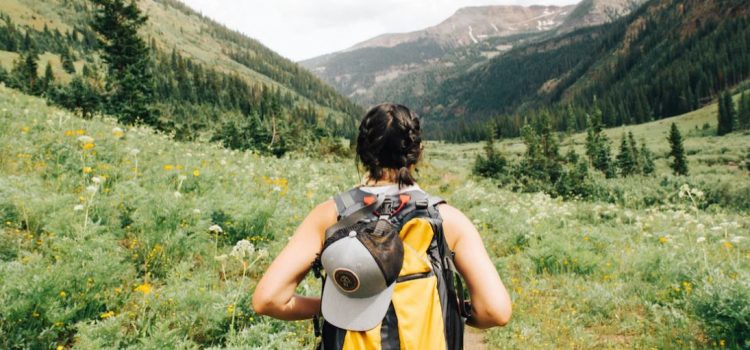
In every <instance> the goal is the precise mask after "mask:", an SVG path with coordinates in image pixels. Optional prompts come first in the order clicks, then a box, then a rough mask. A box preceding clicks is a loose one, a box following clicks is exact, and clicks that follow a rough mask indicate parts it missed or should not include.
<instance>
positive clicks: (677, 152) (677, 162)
mask: <svg viewBox="0 0 750 350" xmlns="http://www.w3.org/2000/svg"><path fill="white" fill-rule="evenodd" d="M667 140H668V141H669V148H670V152H669V155H670V156H671V157H672V164H670V166H671V167H672V171H673V172H674V174H675V175H687V174H688V163H687V158H686V156H685V148H684V147H683V145H682V135H681V134H680V130H679V129H677V125H675V123H672V127H671V128H670V130H669V137H668V138H667Z"/></svg>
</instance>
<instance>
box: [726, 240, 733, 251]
mask: <svg viewBox="0 0 750 350" xmlns="http://www.w3.org/2000/svg"><path fill="white" fill-rule="evenodd" d="M724 247H725V248H727V249H732V248H734V246H733V245H732V243H731V242H728V241H727V242H724Z"/></svg>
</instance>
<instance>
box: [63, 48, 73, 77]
mask: <svg viewBox="0 0 750 350" xmlns="http://www.w3.org/2000/svg"><path fill="white" fill-rule="evenodd" d="M60 63H62V68H63V70H64V71H65V72H66V73H68V74H75V72H76V67H75V64H74V62H73V56H72V53H71V52H70V49H69V48H68V47H66V49H65V51H63V53H62V54H60Z"/></svg>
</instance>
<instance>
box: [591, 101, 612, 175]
mask: <svg viewBox="0 0 750 350" xmlns="http://www.w3.org/2000/svg"><path fill="white" fill-rule="evenodd" d="M603 130H604V125H603V124H602V111H601V110H600V109H598V108H597V109H595V110H594V112H593V113H592V114H591V115H590V116H589V119H588V128H587V129H586V156H588V158H589V161H590V162H591V164H592V165H593V167H594V169H596V170H599V171H601V172H602V173H604V175H605V176H606V177H607V178H613V177H615V175H616V172H615V168H614V166H613V164H612V155H611V142H610V140H609V137H607V135H606V134H605V133H604V132H603Z"/></svg>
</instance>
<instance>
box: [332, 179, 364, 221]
mask: <svg viewBox="0 0 750 350" xmlns="http://www.w3.org/2000/svg"><path fill="white" fill-rule="evenodd" d="M366 195H367V194H366V193H365V191H362V190H360V189H359V187H354V188H352V189H350V190H347V191H344V192H341V193H339V194H337V195H335V196H333V200H334V202H336V215H337V216H336V220H337V221H338V220H341V218H343V217H344V216H347V215H349V214H351V213H352V212H354V211H356V210H357V209H359V208H361V207H363V206H364V205H365V204H364V199H365V196H366Z"/></svg>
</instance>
